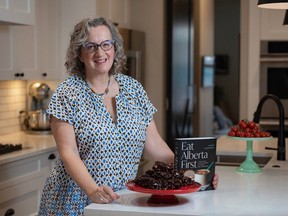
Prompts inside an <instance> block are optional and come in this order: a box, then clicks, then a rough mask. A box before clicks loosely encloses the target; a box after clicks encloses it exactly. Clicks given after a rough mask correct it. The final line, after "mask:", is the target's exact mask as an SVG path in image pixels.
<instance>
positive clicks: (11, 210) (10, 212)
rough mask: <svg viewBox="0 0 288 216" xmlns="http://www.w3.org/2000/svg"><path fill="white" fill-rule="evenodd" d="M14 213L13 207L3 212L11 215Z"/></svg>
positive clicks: (7, 215)
mask: <svg viewBox="0 0 288 216" xmlns="http://www.w3.org/2000/svg"><path fill="white" fill-rule="evenodd" d="M14 213H15V211H14V209H8V210H7V211H6V212H5V216H12V215H14Z"/></svg>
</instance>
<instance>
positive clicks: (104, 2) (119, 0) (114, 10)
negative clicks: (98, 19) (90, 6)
mask: <svg viewBox="0 0 288 216" xmlns="http://www.w3.org/2000/svg"><path fill="white" fill-rule="evenodd" d="M129 11H130V4H129V0H96V15H97V16H103V17H105V18H108V19H110V20H112V21H113V22H115V23H117V24H119V26H122V27H129V24H130V23H129V20H130V17H129V15H130V12H129Z"/></svg>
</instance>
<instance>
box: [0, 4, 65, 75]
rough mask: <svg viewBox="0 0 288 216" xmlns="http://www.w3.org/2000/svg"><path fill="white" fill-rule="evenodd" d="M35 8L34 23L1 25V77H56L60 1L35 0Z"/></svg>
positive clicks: (58, 54) (57, 72)
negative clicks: (31, 24)
mask: <svg viewBox="0 0 288 216" xmlns="http://www.w3.org/2000/svg"><path fill="white" fill-rule="evenodd" d="M35 8H36V13H35V14H36V21H35V25H33V26H18V25H17V26H16V25H13V26H8V25H2V26H0V46H1V53H0V80H11V79H25V80H33V79H34V80H35V79H43V78H45V79H58V76H59V56H60V53H59V47H60V45H59V43H60V30H59V29H60V25H59V16H60V7H59V1H58V0H37V1H36V2H35ZM2 47H3V49H2Z"/></svg>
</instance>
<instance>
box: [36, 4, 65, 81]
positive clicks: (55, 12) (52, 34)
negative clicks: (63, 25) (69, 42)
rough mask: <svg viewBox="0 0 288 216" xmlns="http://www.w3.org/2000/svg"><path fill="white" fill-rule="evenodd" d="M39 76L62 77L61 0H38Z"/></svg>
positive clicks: (47, 77)
mask: <svg viewBox="0 0 288 216" xmlns="http://www.w3.org/2000/svg"><path fill="white" fill-rule="evenodd" d="M36 6H37V11H36V12H37V14H36V15H37V21H36V24H37V25H36V32H37V52H38V54H37V56H38V61H37V62H38V63H39V66H38V68H39V70H38V76H39V77H40V78H46V79H50V80H51V79H58V78H59V77H60V24H59V23H60V1H59V0H37V5H36Z"/></svg>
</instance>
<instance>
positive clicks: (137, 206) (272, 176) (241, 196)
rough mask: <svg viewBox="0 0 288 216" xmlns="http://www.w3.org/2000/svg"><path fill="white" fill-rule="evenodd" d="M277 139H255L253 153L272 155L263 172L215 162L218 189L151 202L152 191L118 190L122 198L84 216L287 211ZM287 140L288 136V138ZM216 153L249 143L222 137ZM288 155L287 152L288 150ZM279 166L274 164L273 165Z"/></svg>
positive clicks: (286, 165) (285, 168)
mask: <svg viewBox="0 0 288 216" xmlns="http://www.w3.org/2000/svg"><path fill="white" fill-rule="evenodd" d="M276 143H277V139H272V140H269V141H263V142H253V150H254V154H255V155H257V156H271V158H272V159H271V160H270V161H269V162H268V164H267V165H266V166H265V167H264V168H263V169H262V172H261V173H256V174H249V173H240V172H237V171H236V167H228V166H216V173H218V174H219V176H220V181H219V186H218V188H217V190H211V191H203V192H194V193H189V194H181V195H177V197H178V199H179V201H180V202H179V203H178V204H175V205H167V204H166V205H164V204H148V203H147V200H148V198H149V197H150V194H145V193H137V192H133V191H129V190H127V189H125V190H122V191H119V192H118V193H119V194H120V196H121V198H120V199H119V200H116V201H114V202H113V203H110V204H91V205H89V206H87V207H86V208H85V213H84V215H85V216H96V215H97V216H102V215H103V216H104V215H105V216H112V215H117V216H124V215H125V216H136V215H137V216H150V215H167V216H170V215H182V216H183V215H287V212H288V205H287V200H288V161H277V160H276V159H275V158H276V151H271V150H266V149H265V146H269V147H276V146H277V145H276ZM286 143H287V139H286ZM217 154H220V155H245V154H246V143H245V142H243V141H235V140H233V141H232V140H230V139H228V138H226V137H221V138H219V139H218V140H217ZM286 157H287V152H286ZM275 164H277V165H279V166H280V168H273V167H272V166H273V165H275Z"/></svg>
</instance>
